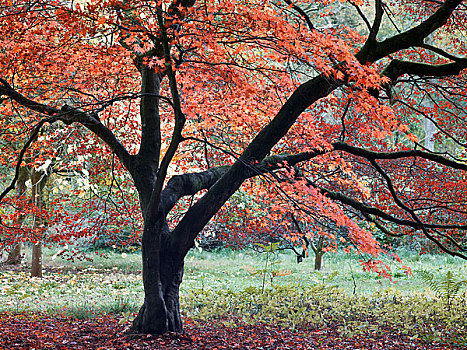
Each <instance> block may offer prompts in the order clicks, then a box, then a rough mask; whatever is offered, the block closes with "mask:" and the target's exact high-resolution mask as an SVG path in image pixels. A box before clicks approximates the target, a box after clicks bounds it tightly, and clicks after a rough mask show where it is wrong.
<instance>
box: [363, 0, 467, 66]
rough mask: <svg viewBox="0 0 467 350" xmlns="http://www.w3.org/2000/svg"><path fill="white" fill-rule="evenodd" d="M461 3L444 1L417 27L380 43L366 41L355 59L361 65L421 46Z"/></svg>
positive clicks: (449, 0)
mask: <svg viewBox="0 0 467 350" xmlns="http://www.w3.org/2000/svg"><path fill="white" fill-rule="evenodd" d="M462 1H463V0H446V1H445V2H444V3H443V4H442V5H441V6H440V7H439V8H438V10H436V12H435V13H434V14H433V15H431V16H430V17H428V18H427V19H426V20H424V21H423V22H422V23H420V24H419V25H417V26H415V27H413V28H412V29H409V30H407V31H405V32H403V33H400V34H398V35H395V36H393V37H390V38H388V39H386V40H384V41H382V42H380V43H374V42H373V41H371V40H367V42H366V43H365V45H364V46H363V47H362V49H361V50H360V52H359V53H357V54H356V57H357V59H358V60H359V62H361V63H365V62H375V61H377V60H379V59H381V58H383V57H387V56H389V55H391V54H393V53H395V52H397V51H400V50H405V49H408V48H410V47H412V46H417V45H420V44H423V40H424V39H425V38H426V37H427V36H428V35H430V34H431V33H433V32H434V31H435V30H437V29H439V28H441V27H442V26H443V25H444V24H446V22H447V20H448V19H449V17H450V16H451V14H452V13H453V11H454V10H455V9H456V7H457V6H459V5H460V4H461V3H462Z"/></svg>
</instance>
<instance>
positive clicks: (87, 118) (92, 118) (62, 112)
mask: <svg viewBox="0 0 467 350" xmlns="http://www.w3.org/2000/svg"><path fill="white" fill-rule="evenodd" d="M0 96H8V97H9V98H10V99H12V100H13V101H15V102H16V103H18V104H20V105H21V106H23V107H26V108H28V109H30V110H32V111H35V112H38V113H40V114H45V115H48V116H50V117H52V118H48V119H43V121H44V120H45V121H44V122H43V123H42V121H41V122H40V123H42V124H41V126H42V125H43V124H44V123H46V122H47V123H54V122H56V121H58V120H60V121H62V122H63V123H65V124H67V125H70V124H72V123H79V124H81V125H83V126H85V127H86V128H87V129H89V130H90V131H92V132H93V133H94V134H96V135H97V136H98V137H99V138H101V139H102V141H104V142H105V143H106V144H107V145H109V147H110V148H111V149H112V151H113V152H114V153H115V154H116V155H117V157H118V158H119V159H120V160H121V162H122V163H123V165H124V166H125V167H127V168H128V166H129V163H130V158H131V156H130V154H129V153H128V151H127V150H126V149H125V147H124V146H123V145H122V143H121V142H120V141H119V140H118V139H117V137H116V136H115V135H114V134H113V133H112V131H111V130H110V129H109V128H107V127H106V126H105V125H104V124H102V123H101V121H100V120H99V118H98V116H97V114H91V113H87V112H84V111H81V110H79V109H76V108H73V107H70V106H68V105H66V104H65V105H63V106H62V108H61V109H58V108H55V107H50V106H47V105H45V104H42V103H39V102H36V101H33V100H31V99H29V98H27V97H25V96H24V95H22V94H20V93H19V92H17V91H16V90H15V89H13V88H12V87H11V86H10V84H8V82H7V81H6V80H4V79H2V78H0Z"/></svg>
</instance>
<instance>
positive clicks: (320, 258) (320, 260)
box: [315, 252, 324, 271]
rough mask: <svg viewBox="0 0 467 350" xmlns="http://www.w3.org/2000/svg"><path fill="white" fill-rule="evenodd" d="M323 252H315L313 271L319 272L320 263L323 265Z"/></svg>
mask: <svg viewBox="0 0 467 350" xmlns="http://www.w3.org/2000/svg"><path fill="white" fill-rule="evenodd" d="M323 255H324V253H323V252H316V253H315V270H316V271H319V270H321V267H322V263H323Z"/></svg>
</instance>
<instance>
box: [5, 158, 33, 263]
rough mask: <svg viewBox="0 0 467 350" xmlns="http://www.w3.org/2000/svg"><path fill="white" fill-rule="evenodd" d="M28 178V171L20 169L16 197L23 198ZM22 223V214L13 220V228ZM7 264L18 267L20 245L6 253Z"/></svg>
mask: <svg viewBox="0 0 467 350" xmlns="http://www.w3.org/2000/svg"><path fill="white" fill-rule="evenodd" d="M27 178H28V169H27V168H26V167H21V168H20V169H19V177H18V182H17V185H16V188H17V195H18V197H21V196H24V194H25V193H26V180H27ZM23 221H24V214H20V215H19V216H18V218H17V219H16V220H15V222H14V224H13V226H15V227H21V225H22V224H23ZM6 263H7V264H11V265H18V264H20V263H21V243H16V244H15V245H14V246H13V247H12V248H11V250H10V251H9V252H8V258H7V261H6Z"/></svg>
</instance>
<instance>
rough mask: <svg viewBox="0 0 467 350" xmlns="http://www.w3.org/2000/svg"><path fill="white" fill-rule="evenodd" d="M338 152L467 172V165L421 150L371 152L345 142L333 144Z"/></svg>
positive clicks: (369, 158) (370, 158) (371, 158)
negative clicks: (420, 161)
mask: <svg viewBox="0 0 467 350" xmlns="http://www.w3.org/2000/svg"><path fill="white" fill-rule="evenodd" d="M332 145H333V147H334V149H335V150H336V151H344V152H347V153H350V154H353V155H355V156H360V157H363V158H366V159H368V160H375V159H401V158H412V157H419V158H423V159H427V160H430V161H432V162H435V163H438V164H442V165H445V166H448V167H450V168H453V169H459V170H464V171H467V164H465V163H460V162H456V161H453V160H450V159H448V158H445V157H443V156H441V155H439V154H434V153H430V152H425V151H421V150H410V151H399V152H377V151H370V150H367V149H364V148H360V147H356V146H351V145H348V144H346V143H343V142H335V143H333V144H332Z"/></svg>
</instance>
